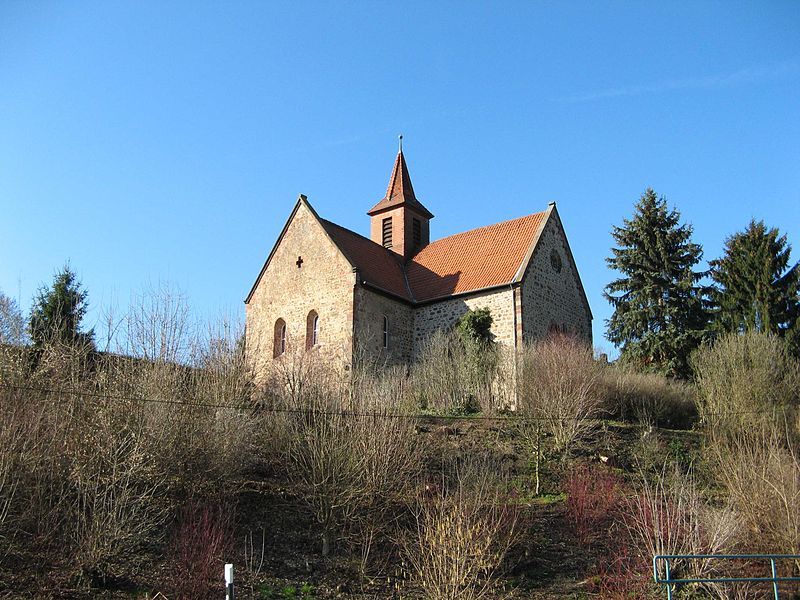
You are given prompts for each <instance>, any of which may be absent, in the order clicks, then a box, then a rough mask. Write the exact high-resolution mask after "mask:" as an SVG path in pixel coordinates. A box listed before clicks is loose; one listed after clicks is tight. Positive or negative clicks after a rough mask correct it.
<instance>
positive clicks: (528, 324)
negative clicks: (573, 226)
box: [522, 211, 592, 342]
mask: <svg viewBox="0 0 800 600" xmlns="http://www.w3.org/2000/svg"><path fill="white" fill-rule="evenodd" d="M554 251H555V252H557V253H558V257H559V258H558V259H554V258H552V257H554V255H553V252H554ZM554 261H555V263H556V264H555V266H554V264H553V262H554ZM559 262H560V271H559V270H558V269H557V268H556V267H557V266H558V263H559ZM578 281H579V279H578V271H577V267H576V266H575V264H574V262H573V261H572V260H571V259H570V254H569V252H568V251H567V238H566V235H565V233H564V229H563V226H562V225H561V220H560V219H559V218H558V213H556V212H555V211H554V212H553V213H552V215H551V217H550V219H548V222H547V224H546V225H545V228H544V231H542V235H541V237H540V239H539V243H538V245H537V247H536V250H535V252H534V254H533V257H532V258H531V261H530V264H529V265H528V269H527V271H526V272H525V277H524V279H523V282H522V324H523V327H522V334H523V339H524V340H525V341H531V340H537V339H542V338H544V337H546V336H547V334H548V333H549V331H550V329H551V327H558V328H560V329H561V330H563V331H568V332H572V333H576V334H578V335H579V336H581V337H582V338H584V339H586V340H587V341H589V342H591V341H592V320H591V316H590V312H589V307H588V305H587V304H586V302H585V300H584V298H583V295H582V294H581V291H580V288H579V283H578Z"/></svg>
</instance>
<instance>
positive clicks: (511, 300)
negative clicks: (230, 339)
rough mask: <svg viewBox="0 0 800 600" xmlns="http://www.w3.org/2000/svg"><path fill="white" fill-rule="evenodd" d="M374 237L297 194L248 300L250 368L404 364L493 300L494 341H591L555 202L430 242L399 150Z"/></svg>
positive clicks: (510, 344) (376, 211)
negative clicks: (291, 361)
mask: <svg viewBox="0 0 800 600" xmlns="http://www.w3.org/2000/svg"><path fill="white" fill-rule="evenodd" d="M367 215H369V218H370V227H369V237H365V236H362V235H360V234H358V233H356V232H354V231H350V230H349V229H346V228H344V227H341V226H339V225H337V224H335V223H332V222H331V221H327V220H325V219H323V218H322V217H320V216H319V215H318V214H317V212H316V211H315V210H314V208H312V206H311V203H310V202H309V201H308V199H307V198H306V197H305V196H302V195H301V196H300V198H299V199H298V200H297V203H296V204H295V206H294V208H293V210H292V212H291V214H290V215H289V219H288V220H287V221H286V225H284V227H283V230H282V231H281V233H280V235H279V236H278V239H277V241H276V242H275V245H274V247H273V248H272V251H271V252H270V253H269V256H268V257H267V260H266V262H265V263H264V266H263V268H262V269H261V272H260V273H259V274H258V277H257V278H256V281H255V283H254V284H253V287H252V289H251V290H250V293H249V294H248V295H247V299H246V300H245V305H246V306H245V310H246V332H247V333H246V336H247V338H246V344H247V349H248V354H249V355H250V356H251V359H253V360H254V364H255V365H256V368H257V371H262V370H263V369H265V368H269V364H270V361H273V360H280V359H281V357H282V356H284V355H285V354H287V353H290V352H291V353H293V352H315V353H318V355H319V356H320V357H325V358H326V359H330V360H333V361H337V362H340V364H342V366H343V367H344V368H349V366H350V365H351V364H352V362H353V359H354V357H355V356H360V357H367V358H371V359H377V360H380V361H385V362H386V363H387V364H409V363H411V362H413V361H414V359H415V358H416V357H417V356H419V354H420V351H421V349H422V348H423V347H424V345H425V343H426V340H428V339H429V338H430V336H431V335H432V334H433V333H434V332H435V331H436V330H439V329H446V328H450V327H452V326H453V325H454V324H455V323H456V321H457V320H458V319H459V317H461V315H463V314H464V313H465V312H467V311H468V310H470V309H477V308H488V309H489V310H490V313H491V316H492V319H493V324H492V334H493V335H494V339H495V341H496V342H498V343H499V344H500V345H501V347H505V348H506V349H514V348H516V347H519V346H520V345H521V344H522V343H523V342H526V341H531V340H537V339H541V338H544V337H545V336H547V335H548V334H550V333H552V332H554V331H559V332H569V333H572V334H574V335H577V336H579V337H581V338H583V339H585V340H586V341H587V342H589V343H591V335H592V333H591V331H592V313H591V310H590V309H589V303H588V302H587V299H586V294H585V292H584V290H583V285H582V284H581V280H580V277H579V275H578V269H577V267H576V265H575V260H574V259H573V257H572V252H571V251H570V247H569V243H568V242H567V237H566V235H565V233H564V228H563V226H562V224H561V219H560V218H559V216H558V211H557V210H556V206H555V203H550V204H549V205H548V206H547V207H546V208H545V209H544V210H542V211H541V212H536V213H533V214H530V215H527V216H524V217H520V218H518V219H512V220H510V221H504V222H502V223H495V224H493V225H487V226H485V227H480V228H478V229H472V230H470V231H465V232H463V233H458V234H456V235H451V236H448V237H445V238H441V239H438V240H435V241H433V242H432V241H431V220H432V219H433V214H432V213H431V212H430V210H428V209H427V208H426V207H425V206H423V204H422V202H420V201H419V199H418V198H417V196H416V194H415V192H414V188H413V186H412V185H411V177H410V175H409V172H408V167H407V165H406V160H405V157H404V156H403V151H402V148H401V150H400V152H399V153H398V155H397V159H396V160H395V163H394V168H393V169H392V174H391V177H390V179H389V187H388V188H387V190H386V195H385V196H384V197H383V198H382V199H381V200H380V201H379V202H378V203H377V204H375V205H374V206H373V207H372V208H371V209H370V210H369V211H368V212H367Z"/></svg>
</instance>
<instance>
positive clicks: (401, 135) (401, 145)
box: [397, 133, 403, 152]
mask: <svg viewBox="0 0 800 600" xmlns="http://www.w3.org/2000/svg"><path fill="white" fill-rule="evenodd" d="M397 139H398V140H400V150H399V151H398V152H402V151H403V134H402V133H401V134H400V135H398V136H397Z"/></svg>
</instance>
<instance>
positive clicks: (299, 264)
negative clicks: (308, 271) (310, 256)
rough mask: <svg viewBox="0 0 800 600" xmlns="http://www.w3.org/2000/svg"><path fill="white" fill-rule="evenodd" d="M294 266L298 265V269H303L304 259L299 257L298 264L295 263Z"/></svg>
mask: <svg viewBox="0 0 800 600" xmlns="http://www.w3.org/2000/svg"><path fill="white" fill-rule="evenodd" d="M294 264H296V265H297V268H298V269H299V268H300V267H302V266H303V257H302V256H298V257H297V262H295V263H294Z"/></svg>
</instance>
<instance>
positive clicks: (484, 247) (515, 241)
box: [320, 211, 547, 302]
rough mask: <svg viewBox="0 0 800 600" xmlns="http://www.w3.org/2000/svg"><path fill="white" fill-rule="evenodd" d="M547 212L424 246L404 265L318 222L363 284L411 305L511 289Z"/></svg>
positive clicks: (346, 231) (365, 242) (351, 235)
mask: <svg viewBox="0 0 800 600" xmlns="http://www.w3.org/2000/svg"><path fill="white" fill-rule="evenodd" d="M546 216H547V212H546V211H545V212H540V213H536V214H533V215H529V216H527V217H522V218H519V219H514V220H511V221H505V222H503V223H497V224H495V225H489V226H488V227H481V228H479V229H473V230H471V231H465V232H464V233H459V234H456V235H452V236H450V237H446V238H443V239H440V240H437V241H435V242H433V243H432V244H429V245H428V246H426V247H425V248H423V249H422V250H421V251H420V252H419V253H418V254H417V255H416V256H414V257H413V258H412V259H411V260H410V261H408V262H407V263H406V264H405V268H404V266H403V265H402V263H401V262H400V257H399V256H398V255H397V254H395V253H394V252H392V251H391V250H387V249H386V248H384V247H383V246H381V245H380V244H376V243H375V242H373V241H372V240H369V239H367V238H365V237H363V236H360V235H358V234H357V233H354V232H352V231H350V230H349V229H345V228H344V227H340V226H339V225H336V224H335V223H332V222H330V221H326V220H324V219H320V222H321V223H322V225H323V227H324V228H325V231H327V232H328V235H329V236H330V237H331V239H332V240H333V241H334V243H335V244H336V245H337V246H338V247H339V249H340V250H341V251H342V253H343V254H344V255H345V256H346V257H347V259H348V260H349V261H350V263H351V264H353V266H354V267H355V268H356V269H357V270H358V273H359V278H360V280H361V282H362V283H366V284H367V285H371V286H373V287H377V288H379V289H381V290H383V291H385V292H388V293H390V294H392V295H394V296H398V297H400V298H402V299H403V300H406V301H410V302H425V301H428V300H434V299H437V298H443V297H447V296H452V295H454V294H463V293H467V292H472V291H477V290H481V289H484V288H489V287H494V286H500V285H505V284H510V283H512V282H513V281H514V277H515V276H516V274H517V272H518V271H519V269H520V267H521V266H522V264H523V262H524V261H525V259H526V257H527V255H528V250H529V249H530V247H531V244H532V243H533V242H534V240H535V239H536V237H537V236H538V234H539V230H540V229H541V227H542V226H543V224H544V221H545V217H546Z"/></svg>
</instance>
